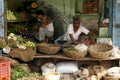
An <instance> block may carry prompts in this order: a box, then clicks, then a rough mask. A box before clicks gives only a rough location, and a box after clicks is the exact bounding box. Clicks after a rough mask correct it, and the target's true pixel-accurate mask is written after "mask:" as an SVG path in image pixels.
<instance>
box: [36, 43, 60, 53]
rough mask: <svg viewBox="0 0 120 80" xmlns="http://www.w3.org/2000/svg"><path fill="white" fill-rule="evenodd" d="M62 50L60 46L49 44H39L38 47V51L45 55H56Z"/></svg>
mask: <svg viewBox="0 0 120 80" xmlns="http://www.w3.org/2000/svg"><path fill="white" fill-rule="evenodd" d="M60 48H61V47H60V46H59V45H56V44H49V43H39V44H38V45H37V49H38V51H39V52H42V53H45V54H56V53H57V52H58V51H59V50H60Z"/></svg>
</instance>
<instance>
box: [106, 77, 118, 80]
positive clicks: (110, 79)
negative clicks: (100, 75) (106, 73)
mask: <svg viewBox="0 0 120 80" xmlns="http://www.w3.org/2000/svg"><path fill="white" fill-rule="evenodd" d="M104 80H119V78H115V77H105V78H104Z"/></svg>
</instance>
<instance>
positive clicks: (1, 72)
mask: <svg viewBox="0 0 120 80" xmlns="http://www.w3.org/2000/svg"><path fill="white" fill-rule="evenodd" d="M6 75H10V62H9V61H0V77H2V76H3V77H4V76H6ZM0 80H1V79H0ZM5 80H6V79H5Z"/></svg>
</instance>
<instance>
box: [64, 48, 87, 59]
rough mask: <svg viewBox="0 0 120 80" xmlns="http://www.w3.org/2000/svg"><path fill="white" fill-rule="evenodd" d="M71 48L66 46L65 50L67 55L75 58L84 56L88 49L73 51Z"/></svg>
mask: <svg viewBox="0 0 120 80" xmlns="http://www.w3.org/2000/svg"><path fill="white" fill-rule="evenodd" d="M69 49H70V48H64V49H63V52H64V54H65V55H67V56H69V57H71V58H73V59H80V58H84V57H85V56H86V55H87V50H86V51H81V52H78V51H71V50H69Z"/></svg>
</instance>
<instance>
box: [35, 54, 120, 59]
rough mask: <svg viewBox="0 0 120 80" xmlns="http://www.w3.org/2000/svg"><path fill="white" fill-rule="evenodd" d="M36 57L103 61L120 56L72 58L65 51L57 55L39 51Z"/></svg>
mask: <svg viewBox="0 0 120 80" xmlns="http://www.w3.org/2000/svg"><path fill="white" fill-rule="evenodd" d="M34 58H41V59H42V58H43V59H44V58H53V59H64V60H81V61H87V60H89V61H102V60H119V59H120V58H111V57H110V58H106V59H95V58H91V57H89V56H88V57H85V58H81V59H73V58H70V57H68V56H66V55H64V54H63V53H57V54H55V55H47V54H43V53H37V54H36V55H35V56H34Z"/></svg>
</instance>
